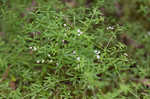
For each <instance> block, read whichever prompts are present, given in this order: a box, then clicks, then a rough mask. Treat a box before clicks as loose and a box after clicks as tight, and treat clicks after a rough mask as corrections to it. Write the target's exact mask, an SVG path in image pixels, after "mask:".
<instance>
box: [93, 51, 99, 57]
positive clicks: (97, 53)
mask: <svg viewBox="0 0 150 99" xmlns="http://www.w3.org/2000/svg"><path fill="white" fill-rule="evenodd" d="M94 52H95V54H96V58H97V59H100V55H99V54H100V51H98V50H95V51H94Z"/></svg>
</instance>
